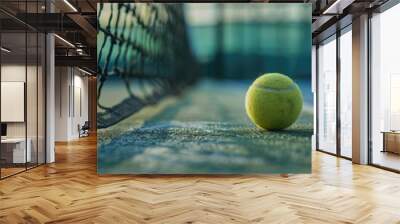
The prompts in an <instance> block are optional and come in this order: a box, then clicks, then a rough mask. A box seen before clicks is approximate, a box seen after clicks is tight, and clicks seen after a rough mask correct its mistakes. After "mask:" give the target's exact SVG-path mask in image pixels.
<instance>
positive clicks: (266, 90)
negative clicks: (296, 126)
mask: <svg viewBox="0 0 400 224" xmlns="http://www.w3.org/2000/svg"><path fill="white" fill-rule="evenodd" d="M245 104H246V112H247V115H248V116H249V118H250V120H251V121H252V122H253V123H254V124H255V125H257V126H258V127H260V128H262V129H267V130H281V129H284V128H287V127H289V126H290V125H291V124H293V123H294V122H295V121H296V120H297V118H298V117H299V115H300V113H301V110H302V108H303V95H302V93H301V90H300V88H299V86H298V85H297V84H296V83H295V82H294V81H293V80H292V79H291V78H289V77H288V76H286V75H282V74H280V73H267V74H264V75H262V76H260V77H258V78H257V79H256V80H255V81H254V82H253V84H252V85H251V86H250V87H249V89H248V90H247V94H246V103H245Z"/></svg>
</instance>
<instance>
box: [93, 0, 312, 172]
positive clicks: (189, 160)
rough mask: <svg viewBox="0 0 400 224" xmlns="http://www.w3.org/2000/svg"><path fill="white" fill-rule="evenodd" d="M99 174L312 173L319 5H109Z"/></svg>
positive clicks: (102, 49)
mask: <svg viewBox="0 0 400 224" xmlns="http://www.w3.org/2000/svg"><path fill="white" fill-rule="evenodd" d="M97 46H98V50H97V53H98V73H99V77H98V85H97V89H98V94H97V95H98V96H97V97H98V112H97V117H98V118H97V126H98V128H99V130H98V147H97V150H98V154H97V155H98V166H97V167H98V173H99V174H253V173H309V172H311V135H312V133H313V96H312V92H311V5H310V4H283V3H279V4H265V3H207V4H198V3H174V4H172V3H171V4H162V3H100V4H98V34H97Z"/></svg>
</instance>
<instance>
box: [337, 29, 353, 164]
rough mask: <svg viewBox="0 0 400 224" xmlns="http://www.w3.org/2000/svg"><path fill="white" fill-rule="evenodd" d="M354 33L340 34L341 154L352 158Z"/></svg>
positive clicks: (349, 31)
mask: <svg viewBox="0 0 400 224" xmlns="http://www.w3.org/2000/svg"><path fill="white" fill-rule="evenodd" d="M351 48H352V33H351V26H349V27H348V28H346V29H345V30H343V31H342V34H341V36H340V88H339V89H340V155H341V156H344V157H348V158H351V156H352V155H351V154H352V149H351V142H352V138H351V136H352V125H351V124H352V100H351V99H352V96H353V95H352V49H351Z"/></svg>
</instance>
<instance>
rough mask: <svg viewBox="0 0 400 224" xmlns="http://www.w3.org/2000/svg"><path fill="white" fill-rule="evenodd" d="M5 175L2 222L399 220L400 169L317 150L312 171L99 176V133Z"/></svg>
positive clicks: (59, 147)
mask: <svg viewBox="0 0 400 224" xmlns="http://www.w3.org/2000/svg"><path fill="white" fill-rule="evenodd" d="M56 156H57V162H56V163H55V164H51V165H47V166H42V167H39V168H36V169H33V170H30V171H28V172H26V173H22V174H20V175H17V176H14V177H11V178H8V179H5V180H3V181H0V223H44V222H47V223H374V224H375V223H400V221H399V220H400V200H399V199H400V175H398V174H395V173H391V172H387V171H384V170H380V169H377V168H373V167H368V166H358V165H352V164H351V163H350V162H349V161H347V160H343V159H337V158H335V157H333V156H330V155H326V154H323V153H319V152H315V153H313V174H311V175H289V177H282V176H268V175H265V176H98V175H97V174H96V139H95V137H90V138H86V139H84V140H81V141H76V142H71V143H69V144H58V145H57V154H56Z"/></svg>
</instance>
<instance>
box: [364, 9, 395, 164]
mask: <svg viewBox="0 0 400 224" xmlns="http://www.w3.org/2000/svg"><path fill="white" fill-rule="evenodd" d="M398 21H400V5H399V4H398V5H396V6H394V7H392V8H390V9H388V10H386V11H384V12H382V13H380V14H375V15H374V16H373V17H372V18H371V34H372V36H371V40H372V46H371V47H372V49H371V52H372V54H371V60H372V63H371V65H372V71H371V98H370V104H371V106H370V108H371V111H370V120H371V126H370V127H371V130H370V133H371V136H370V137H371V141H372V148H371V154H370V156H371V162H372V163H373V164H375V165H379V166H383V167H387V168H391V169H395V170H400V103H399V97H400V63H399V57H398V54H399V52H400V42H399V40H400V31H399V29H398Z"/></svg>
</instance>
